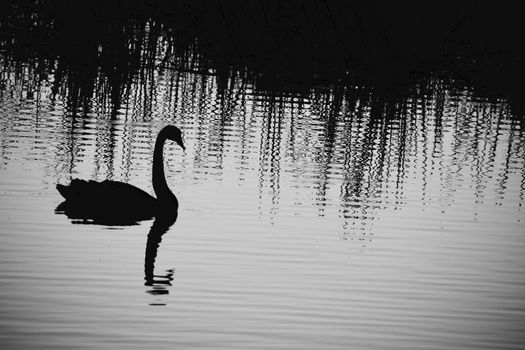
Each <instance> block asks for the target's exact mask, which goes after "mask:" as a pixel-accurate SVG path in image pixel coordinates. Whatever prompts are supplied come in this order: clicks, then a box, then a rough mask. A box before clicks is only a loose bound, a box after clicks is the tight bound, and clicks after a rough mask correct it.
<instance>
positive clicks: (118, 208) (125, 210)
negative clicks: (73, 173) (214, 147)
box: [56, 125, 185, 225]
mask: <svg viewBox="0 0 525 350" xmlns="http://www.w3.org/2000/svg"><path fill="white" fill-rule="evenodd" d="M166 140H172V141H175V142H176V143H177V144H179V145H180V147H182V149H185V147H184V144H183V142H182V135H181V131H180V130H179V128H177V127H176V126H173V125H169V126H166V127H164V128H163V129H162V130H161V131H160V133H159V135H158V136H157V141H156V142H155V150H154V152H153V171H152V175H153V176H152V181H153V190H154V191H155V194H156V195H157V198H155V197H153V196H151V195H149V194H148V193H146V192H145V191H143V190H141V189H140V188H137V187H135V186H132V185H130V184H127V183H124V182H120V181H110V180H105V181H102V182H97V181H85V180H79V179H73V180H72V181H71V183H70V184H69V186H65V185H60V184H58V185H57V190H58V192H60V194H61V195H62V196H63V197H64V198H65V199H66V200H65V201H64V202H62V203H61V204H60V205H59V206H58V207H57V208H56V212H57V213H63V214H66V215H67V216H68V217H69V218H71V219H76V220H78V219H80V220H83V221H80V222H84V223H94V224H104V225H132V224H135V223H137V221H141V220H147V219H151V218H153V217H159V216H164V217H170V218H172V220H174V219H173V218H175V219H176V215H177V214H176V213H177V209H178V207H179V202H178V201H177V197H175V195H174V194H173V193H172V192H171V191H170V189H169V188H168V184H167V183H166V178H165V176H164V163H163V154H162V153H163V148H164V143H165V141H166ZM169 221H171V220H169ZM77 222H79V221H77Z"/></svg>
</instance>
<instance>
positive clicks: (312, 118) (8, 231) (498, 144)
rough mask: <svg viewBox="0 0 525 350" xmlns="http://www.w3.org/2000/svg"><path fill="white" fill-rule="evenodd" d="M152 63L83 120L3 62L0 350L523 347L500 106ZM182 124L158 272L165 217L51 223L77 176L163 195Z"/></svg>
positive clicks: (513, 209)
mask: <svg viewBox="0 0 525 350" xmlns="http://www.w3.org/2000/svg"><path fill="white" fill-rule="evenodd" d="M155 72H156V73H155V75H153V76H151V77H149V78H147V79H152V80H151V81H152V82H154V84H151V85H149V88H150V89H143V87H144V86H145V85H144V84H142V83H143V81H141V80H140V79H141V78H140V77H137V78H136V79H135V82H134V84H136V85H131V86H130V87H128V89H129V90H127V91H128V95H127V96H126V99H125V103H124V102H122V103H121V104H119V105H117V106H116V107H115V106H114V108H111V109H110V110H108V109H107V105H106V104H104V103H106V102H107V101H101V100H100V99H93V100H90V101H89V103H90V108H89V113H83V111H85V109H80V110H77V109H75V108H74V107H73V108H72V107H71V105H70V104H68V100H67V99H66V98H64V96H63V95H61V94H57V93H56V90H55V89H54V86H53V81H55V80H54V79H57V78H56V77H55V76H53V75H52V74H51V75H50V76H49V77H47V78H46V79H44V80H41V81H40V83H39V84H34V81H35V80H34V76H33V73H34V72H33V71H32V70H31V69H30V67H25V68H24V66H22V68H21V69H20V68H17V69H14V68H13V67H12V66H11V65H9V64H8V63H6V61H2V79H1V84H2V85H1V86H2V90H1V93H0V134H1V138H0V159H1V163H0V193H1V197H2V199H1V202H0V259H1V261H0V281H1V285H2V288H0V329H1V332H0V341H1V342H2V344H4V346H5V348H6V349H7V348H13V349H14V348H24V349H32V348H33V349H36V348H38V349H47V348H49V349H60V348H63V349H72V348H94V347H101V348H107V347H113V348H125V349H132V348H137V349H143V348H145V347H148V346H154V347H156V348H174V347H179V348H185V349H210V348H213V349H236V348H238V349H248V348H249V349H270V348H278V349H348V348H349V347H351V348H365V349H386V348H388V349H397V348H399V349H411V348H413V349H423V348H425V349H444V348H448V349H460V348H465V349H466V348H469V349H482V348H486V349H494V348H498V349H504V348H509V349H511V348H520V347H521V346H522V344H523V341H524V340H525V336H524V334H525V333H523V329H524V328H525V300H524V298H523V296H524V295H525V274H524V272H525V258H524V256H525V255H524V252H525V233H524V232H525V230H524V228H525V227H524V221H523V220H524V213H523V202H524V192H525V164H524V162H525V149H524V146H525V138H524V135H523V121H522V120H520V119H519V118H516V117H515V116H514V115H513V113H512V111H511V108H510V107H509V106H508V105H507V104H506V102H505V101H504V100H501V101H496V102H494V101H488V100H485V99H482V98H479V97H477V95H476V94H474V93H473V91H471V90H469V89H466V88H465V89H453V88H450V87H448V86H446V85H445V84H443V83H442V82H441V81H439V80H435V79H434V80H432V79H430V80H429V81H427V82H426V84H427V87H431V88H430V89H421V90H415V91H414V93H413V94H411V95H410V96H408V97H406V98H403V99H398V100H392V101H383V100H377V99H375V98H374V95H371V94H366V93H364V94H363V93H361V92H359V91H358V90H351V89H348V90H345V92H344V93H340V92H339V91H338V90H337V89H336V88H335V87H331V86H326V87H319V88H317V89H312V90H311V91H309V92H308V93H307V94H304V93H303V94H293V93H280V94H271V93H264V92H261V91H257V89H255V87H254V86H253V85H251V84H250V83H249V82H246V81H244V80H242V79H241V78H235V77H233V78H232V79H231V80H230V81H229V83H228V84H229V86H228V88H227V89H224V87H223V86H222V85H221V82H220V81H219V79H217V78H216V76H214V75H213V72H210V74H209V75H202V74H198V73H192V72H179V71H171V70H167V71H164V70H156V71H155ZM167 124H173V125H177V126H178V127H179V128H181V130H182V131H183V137H184V142H185V145H186V151H185V152H183V151H182V150H181V149H180V148H178V147H176V146H175V145H174V144H169V145H168V146H167V147H166V149H165V161H166V171H167V177H168V183H169V185H170V186H171V188H172V190H173V192H175V193H176V195H177V196H178V198H179V201H180V203H181V204H180V208H179V217H178V220H177V222H176V223H175V224H174V225H173V226H171V227H170V228H169V230H168V231H167V232H166V233H165V234H163V235H162V237H158V240H160V242H158V240H157V242H156V243H155V244H153V246H156V245H157V244H158V249H154V250H155V252H154V253H156V254H157V255H156V260H155V261H154V266H153V263H152V262H151V255H150V261H149V263H148V259H146V264H145V258H146V255H147V254H148V251H149V254H152V252H151V249H149V250H148V249H146V245H147V240H148V233H149V232H150V228H151V226H152V221H145V222H142V223H140V224H138V225H135V226H117V227H113V226H112V227H108V226H103V225H82V224H78V222H76V221H74V220H73V221H72V220H69V219H68V218H67V217H65V216H64V215H58V214H55V212H54V209H55V207H56V206H57V205H58V204H59V203H60V202H61V200H62V199H61V197H60V195H59V193H58V192H57V191H56V189H55V185H56V184H57V183H67V182H69V181H70V179H71V178H84V179H93V180H99V181H100V180H104V179H113V180H120V181H125V182H129V183H131V184H133V185H136V186H138V187H140V188H142V189H145V190H146V191H148V192H150V193H152V187H151V181H150V177H151V161H152V157H151V155H152V151H153V144H154V142H155V137H156V135H157V133H158V131H159V130H160V129H161V128H162V127H163V126H165V125H167ZM150 248H151V247H150ZM154 248H156V247H154ZM145 267H146V268H145ZM152 268H154V273H155V275H156V276H155V277H154V278H153V279H151V275H148V274H151V270H150V269H152ZM148 276H149V277H148Z"/></svg>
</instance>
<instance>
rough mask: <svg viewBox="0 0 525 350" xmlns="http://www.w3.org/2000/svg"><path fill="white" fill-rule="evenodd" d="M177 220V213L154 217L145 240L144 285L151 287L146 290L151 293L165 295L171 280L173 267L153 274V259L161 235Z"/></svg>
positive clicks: (167, 292)
mask: <svg viewBox="0 0 525 350" xmlns="http://www.w3.org/2000/svg"><path fill="white" fill-rule="evenodd" d="M176 220H177V214H176V213H175V214H173V215H163V216H158V217H156V218H155V221H154V222H153V225H152V226H151V229H150V231H149V233H148V239H147V241H146V253H145V257H144V281H145V282H144V285H145V286H150V287H152V288H151V289H149V290H147V291H146V292H147V293H149V294H151V295H167V294H169V291H168V289H167V287H169V286H171V281H173V274H174V269H169V270H166V273H165V274H162V275H156V274H155V259H156V258H157V252H158V249H159V245H160V242H161V241H162V236H163V235H164V234H165V233H166V232H167V231H168V229H169V228H170V227H171V226H172V225H173V224H174V223H175V221H176ZM151 305H164V303H153V304H151Z"/></svg>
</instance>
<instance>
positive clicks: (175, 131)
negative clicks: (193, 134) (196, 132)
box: [161, 125, 186, 150]
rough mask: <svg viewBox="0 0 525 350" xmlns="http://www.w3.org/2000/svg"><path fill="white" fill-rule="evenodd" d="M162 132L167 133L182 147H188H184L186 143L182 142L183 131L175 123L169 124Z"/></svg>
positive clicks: (168, 136) (167, 135)
mask: <svg viewBox="0 0 525 350" xmlns="http://www.w3.org/2000/svg"><path fill="white" fill-rule="evenodd" d="M161 132H162V133H164V134H165V135H166V138H167V139H168V140H171V141H175V142H177V144H178V145H179V146H181V147H182V149H184V150H185V149H186V147H184V143H182V133H181V131H180V129H179V128H177V127H176V126H173V125H168V126H166V127H165V128H164V129H162V131H161Z"/></svg>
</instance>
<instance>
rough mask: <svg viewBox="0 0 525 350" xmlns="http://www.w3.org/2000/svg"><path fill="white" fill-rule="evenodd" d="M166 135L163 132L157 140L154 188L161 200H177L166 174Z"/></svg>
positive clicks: (154, 156) (154, 155)
mask: <svg viewBox="0 0 525 350" xmlns="http://www.w3.org/2000/svg"><path fill="white" fill-rule="evenodd" d="M165 141H166V135H165V134H164V133H163V132H161V133H160V134H159V136H158V137H157V141H156V142H155V150H154V151H153V179H152V181H153V190H154V191H155V194H156V196H157V199H158V200H159V201H174V200H175V201H176V200H177V199H176V197H175V195H174V194H173V193H172V192H171V191H170V189H169V187H168V183H167V182H166V177H165V175H164V159H163V149H164V142H165Z"/></svg>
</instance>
